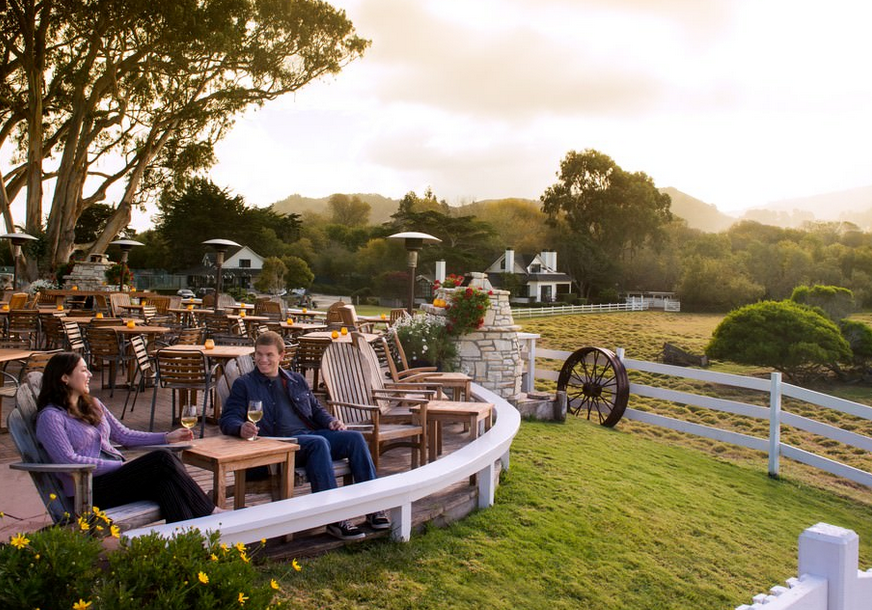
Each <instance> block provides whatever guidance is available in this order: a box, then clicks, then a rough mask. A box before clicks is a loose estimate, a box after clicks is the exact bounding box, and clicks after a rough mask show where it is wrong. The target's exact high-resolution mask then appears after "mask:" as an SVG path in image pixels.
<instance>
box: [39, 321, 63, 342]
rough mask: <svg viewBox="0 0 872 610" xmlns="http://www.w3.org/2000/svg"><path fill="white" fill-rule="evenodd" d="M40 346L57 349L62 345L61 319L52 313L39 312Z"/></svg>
mask: <svg viewBox="0 0 872 610" xmlns="http://www.w3.org/2000/svg"><path fill="white" fill-rule="evenodd" d="M39 320H40V327H41V328H42V346H43V347H44V348H45V349H58V348H61V347H63V345H64V328H63V320H62V319H61V317H60V316H57V315H55V314H54V313H49V314H41V315H40V317H39Z"/></svg>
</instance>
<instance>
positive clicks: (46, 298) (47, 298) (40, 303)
mask: <svg viewBox="0 0 872 610" xmlns="http://www.w3.org/2000/svg"><path fill="white" fill-rule="evenodd" d="M37 294H38V295H39V298H35V299H34V300H35V301H36V306H37V307H55V306H56V305H57V297H55V296H54V295H53V294H46V293H45V292H42V291H40V292H37Z"/></svg>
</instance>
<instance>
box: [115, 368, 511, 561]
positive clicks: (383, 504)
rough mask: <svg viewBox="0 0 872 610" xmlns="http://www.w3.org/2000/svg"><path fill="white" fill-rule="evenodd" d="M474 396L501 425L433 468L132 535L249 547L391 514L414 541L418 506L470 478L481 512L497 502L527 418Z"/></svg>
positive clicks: (490, 397) (397, 533) (398, 531)
mask: <svg viewBox="0 0 872 610" xmlns="http://www.w3.org/2000/svg"><path fill="white" fill-rule="evenodd" d="M472 395H473V397H474V398H475V399H476V400H480V401H484V402H490V403H493V404H494V410H495V411H496V423H494V425H493V426H492V427H491V429H490V430H488V431H487V432H485V433H484V434H483V435H481V436H480V437H478V438H477V439H475V440H474V441H472V442H470V443H469V444H468V445H466V446H464V447H462V448H460V449H458V450H457V451H454V452H453V453H450V454H448V455H447V456H445V457H442V458H440V459H438V460H436V461H434V462H431V463H430V464H427V465H425V466H421V467H419V468H416V469H414V470H411V471H408V472H402V473H399V474H394V475H391V476H387V477H384V478H380V479H376V480H373V481H366V482H364V483H356V484H354V485H349V486H347V487H339V488H337V489H331V490H328V491H322V492H319V493H316V494H307V495H304V496H299V497H294V498H290V499H288V500H280V501H278V502H271V503H268V504H261V505H259V506H251V507H249V508H246V509H245V510H240V511H232V512H224V513H219V514H216V515H209V516H207V517H201V518H199V519H190V520H188V521H184V522H180V523H172V524H167V525H159V526H153V527H146V528H140V529H136V530H130V531H129V532H126V535H127V536H130V537H136V536H142V535H144V534H146V533H148V532H158V533H160V534H161V535H163V536H167V537H169V536H172V535H173V534H174V533H176V532H177V531H180V530H183V529H189V528H192V527H195V528H198V529H200V530H201V531H219V532H220V536H221V541H222V542H226V543H228V544H235V543H237V542H242V543H245V544H248V543H251V542H255V541H258V540H261V539H263V538H274V537H277V536H283V535H286V534H293V533H295V532H300V531H304V530H308V529H312V528H315V527H319V526H324V525H327V524H329V523H334V522H336V521H341V520H343V519H352V518H356V517H360V516H363V515H366V514H368V513H371V512H374V511H378V510H385V511H388V512H389V513H390V515H391V522H392V531H391V535H392V537H393V538H394V539H396V540H408V539H409V536H410V535H411V530H412V502H414V501H416V500H419V499H421V498H424V497H426V496H429V495H431V494H434V493H436V492H438V491H441V490H443V489H446V488H447V487H450V486H451V485H453V484H454V483H457V482H458V481H462V480H464V479H466V478H468V477H469V476H470V475H473V474H477V475H478V477H477V484H478V506H479V508H485V507H488V506H491V505H492V504H493V502H494V490H495V484H496V462H497V461H498V460H499V461H501V464H502V467H503V468H508V465H509V447H510V446H511V444H512V439H514V437H515V434H517V432H518V429H519V428H520V425H521V418H520V415H519V414H518V411H517V409H515V407H513V406H512V405H510V404H509V403H508V402H506V401H505V399H503V398H501V397H499V396H497V395H496V394H494V393H493V392H491V391H489V390H486V389H485V388H482V387H481V386H478V385H476V384H473V386H472Z"/></svg>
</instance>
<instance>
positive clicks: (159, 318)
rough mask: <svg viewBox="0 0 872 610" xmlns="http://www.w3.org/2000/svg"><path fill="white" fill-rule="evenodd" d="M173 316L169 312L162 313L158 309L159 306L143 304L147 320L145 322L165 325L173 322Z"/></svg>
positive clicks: (143, 316)
mask: <svg viewBox="0 0 872 610" xmlns="http://www.w3.org/2000/svg"><path fill="white" fill-rule="evenodd" d="M171 317H172V316H170V315H169V314H163V315H161V314H160V313H158V311H157V307H155V306H154V305H151V304H149V305H143V306H142V318H143V319H144V320H145V323H146V324H148V325H150V326H165V325H169V324H170V323H171V321H172V320H171Z"/></svg>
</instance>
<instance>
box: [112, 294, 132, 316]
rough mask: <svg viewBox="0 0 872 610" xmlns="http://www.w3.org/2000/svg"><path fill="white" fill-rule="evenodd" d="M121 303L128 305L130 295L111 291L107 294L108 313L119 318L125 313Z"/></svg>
mask: <svg viewBox="0 0 872 610" xmlns="http://www.w3.org/2000/svg"><path fill="white" fill-rule="evenodd" d="M122 305H130V295H129V294H127V293H126V292H113V293H112V294H110V295H109V315H111V316H113V317H115V318H120V317H121V316H124V315H127V310H126V309H125V308H124V307H122Z"/></svg>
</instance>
